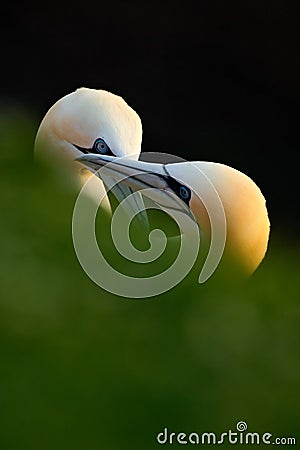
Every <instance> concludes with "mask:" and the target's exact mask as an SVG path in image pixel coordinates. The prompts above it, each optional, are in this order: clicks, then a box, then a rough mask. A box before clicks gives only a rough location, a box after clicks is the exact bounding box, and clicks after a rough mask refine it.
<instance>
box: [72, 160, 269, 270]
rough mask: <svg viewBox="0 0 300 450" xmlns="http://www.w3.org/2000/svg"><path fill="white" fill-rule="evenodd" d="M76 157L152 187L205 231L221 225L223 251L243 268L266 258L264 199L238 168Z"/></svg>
mask: <svg viewBox="0 0 300 450" xmlns="http://www.w3.org/2000/svg"><path fill="white" fill-rule="evenodd" d="M80 160H81V162H82V163H84V164H85V165H86V166H87V167H88V168H90V169H91V170H94V171H96V170H99V169H101V168H103V167H104V168H106V167H107V169H106V170H108V171H109V173H110V174H112V175H113V176H114V177H117V175H118V174H120V175H121V177H124V176H126V177H127V178H126V180H125V181H123V182H125V183H126V184H129V185H130V186H132V188H133V189H135V190H141V189H148V188H154V189H153V190H154V194H150V195H151V198H152V199H153V200H154V201H155V202H156V203H157V204H161V205H166V204H167V203H168V205H169V208H170V209H174V210H175V209H177V210H178V209H179V208H180V209H181V210H182V212H183V213H184V214H186V215H190V216H192V217H193V218H194V220H196V221H197V223H198V225H199V227H200V229H201V230H202V232H203V234H204V235H206V236H210V235H211V232H212V227H214V229H215V230H217V232H218V230H219V231H220V233H222V232H223V231H225V233H224V244H225V241H226V245H225V252H226V254H227V255H229V256H230V257H231V258H232V259H234V260H235V261H236V262H237V263H238V265H239V266H240V267H241V269H242V270H243V271H245V273H247V274H251V273H252V272H254V270H255V269H256V268H257V267H258V265H259V264H260V262H261V261H262V259H263V258H264V255H265V253H266V250H267V246H268V239H269V231H270V223H269V219H268V212H267V208H266V202H265V199H264V197H263V195H262V193H261V191H260V189H259V188H258V187H257V185H256V184H255V183H254V182H253V181H252V180H251V179H250V178H249V177H248V176H247V175H245V174H243V173H242V172H239V171H238V170H235V169H233V168H232V167H229V166H226V165H223V164H218V163H213V162H205V161H197V162H192V163H190V162H180V163H174V164H153V163H146V162H142V161H130V160H129V159H127V158H125V159H124V158H112V157H110V156H101V155H83V156H81V157H80ZM99 176H101V171H100V172H99ZM150 192H151V191H150ZM146 195H149V194H146ZM169 198H170V199H171V200H169ZM224 217H225V219H224ZM213 222H214V223H213Z"/></svg>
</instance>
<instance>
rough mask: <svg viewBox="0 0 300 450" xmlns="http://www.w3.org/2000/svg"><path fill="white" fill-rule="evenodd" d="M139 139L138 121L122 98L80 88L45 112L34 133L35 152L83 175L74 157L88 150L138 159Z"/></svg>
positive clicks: (88, 151) (139, 123)
mask: <svg viewBox="0 0 300 450" xmlns="http://www.w3.org/2000/svg"><path fill="white" fill-rule="evenodd" d="M141 142H142V125H141V120H140V118H139V116H138V114H137V113H136V112H135V111H134V110H133V109H132V108H130V106H128V105H127V103H126V102H125V101H124V100H123V99H122V98H121V97H119V96H117V95H114V94H112V93H110V92H107V91H103V90H97V89H87V88H80V89H77V90H76V91H75V92H72V93H71V94H69V95H66V96H65V97H63V98H62V99H60V100H58V101H57V102H56V103H55V104H54V105H53V106H52V107H51V108H50V110H49V111H48V112H47V114H46V115H45V117H44V119H43V120H42V122H41V125H40V127H39V130H38V132H37V136H36V141H35V154H36V156H37V157H38V158H42V159H44V160H45V159H46V160H48V162H50V163H53V164H54V165H57V164H61V163H65V166H64V169H67V168H68V167H69V168H70V171H71V172H72V171H73V172H74V171H75V172H76V171H77V173H79V174H82V173H83V172H82V167H83V166H82V165H81V164H79V163H78V162H75V161H74V159H75V158H76V157H78V156H80V155H82V154H85V153H90V152H91V153H99V154H107V155H111V156H127V157H130V158H133V159H137V158H138V156H139V154H140V151H141ZM89 176H90V174H89Z"/></svg>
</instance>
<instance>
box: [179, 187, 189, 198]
mask: <svg viewBox="0 0 300 450" xmlns="http://www.w3.org/2000/svg"><path fill="white" fill-rule="evenodd" d="M179 195H180V198H182V200H189V199H190V198H191V191H190V190H189V188H187V187H186V186H180V188H179Z"/></svg>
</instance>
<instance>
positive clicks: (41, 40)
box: [0, 0, 300, 231]
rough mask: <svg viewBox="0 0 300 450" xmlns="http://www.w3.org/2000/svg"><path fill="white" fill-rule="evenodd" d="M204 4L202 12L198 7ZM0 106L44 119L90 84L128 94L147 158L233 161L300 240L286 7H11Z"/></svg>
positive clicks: (291, 30) (5, 19)
mask: <svg viewBox="0 0 300 450" xmlns="http://www.w3.org/2000/svg"><path fill="white" fill-rule="evenodd" d="M196 5H197V7H196ZM2 8H4V11H2V14H1V42H2V50H1V53H2V56H1V60H2V70H1V88H0V89H1V98H2V101H4V103H5V101H9V102H12V99H13V101H15V102H17V103H19V104H22V105H24V104H25V105H26V106H27V107H30V108H31V109H32V110H34V111H35V112H36V118H37V126H38V122H39V120H40V119H41V118H42V117H43V115H44V114H45V113H46V111H47V109H48V108H49V107H50V106H51V105H52V104H53V103H54V102H55V101H56V100H57V99H59V98H60V97H62V96H63V95H65V94H67V93H69V92H71V91H72V90H74V89H76V88H77V87H80V86H86V87H94V88H102V89H106V90H110V91H112V92H114V93H117V94H119V95H121V96H123V97H124V98H125V99H126V101H127V102H128V103H129V104H130V105H131V106H132V107H133V108H134V109H135V110H136V111H137V112H138V113H139V115H140V116H141V118H142V121H143V126H144V138H143V151H164V152H169V153H173V154H176V155H180V156H182V157H184V158H186V159H194V160H199V159H200V160H210V161H217V162H223V163H226V164H228V165H232V166H233V167H235V168H237V169H240V170H242V171H244V172H245V173H247V174H248V175H250V176H251V177H252V178H253V179H254V180H255V181H256V182H257V184H258V185H259V186H260V187H261V189H262V190H263V192H264V194H265V196H266V198H267V201H268V207H269V210H270V214H271V219H272V223H273V229H276V228H277V227H279V228H280V227H282V226H284V227H285V231H287V230H288V229H289V230H290V229H294V230H296V226H297V222H296V219H295V207H296V204H297V202H298V197H297V190H298V166H297V164H296V162H297V150H298V142H299V139H298V136H299V131H298V119H297V117H296V115H297V113H298V110H299V104H298V102H299V97H298V95H299V87H300V67H299V32H298V30H297V23H299V14H298V13H299V6H296V2H295V4H293V3H290V2H288V1H285V0H274V1H261V0H246V1H243V2H240V1H231V2H229V3H228V2H224V1H221V0H219V1H201V2H189V1H185V2H170V1H165V2H157V1H152V2H151V3H143V2H137V1H127V2H121V1H120V2H107V1H105V2H103V1H98V2H89V1H85V2H76V1H75V2H67V1H57V0H53V1H51V2H47V3H44V2H40V1H33V0H31V1H27V2H26V3H25V2H23V3H17V2H6V4H5V6H2Z"/></svg>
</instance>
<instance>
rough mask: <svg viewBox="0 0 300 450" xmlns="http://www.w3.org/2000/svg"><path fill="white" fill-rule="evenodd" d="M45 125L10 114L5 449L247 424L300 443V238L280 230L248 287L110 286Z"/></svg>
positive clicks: (0, 326)
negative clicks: (85, 250)
mask: <svg viewBox="0 0 300 450" xmlns="http://www.w3.org/2000/svg"><path fill="white" fill-rule="evenodd" d="M36 124H37V122H36V121H34V120H33V119H31V118H30V117H29V116H27V115H26V114H21V113H16V112H10V113H9V114H4V113H2V114H1V115H0V148H1V152H0V160H1V178H0V183H1V200H0V202H1V209H0V211H1V222H0V236H1V260H0V265H1V267H0V269H1V285H0V449H1V450H2V449H3V450H98V449H101V450H102V449H104V450H127V449H128V450H135V449H137V450H148V449H149V450H150V449H154V448H158V447H161V446H159V444H157V442H156V435H157V434H158V433H159V432H161V431H162V430H163V429H164V427H167V428H168V429H169V430H170V432H171V431H175V432H180V431H183V432H186V433H190V432H197V433H199V434H200V433H202V432H209V431H212V432H215V433H222V432H226V431H228V429H232V430H235V425H236V423H237V422H238V421H240V420H244V421H246V422H247V423H248V430H249V431H253V432H254V431H256V432H261V433H264V432H270V433H272V434H273V435H274V436H294V437H296V438H298V441H299V442H300V436H299V434H298V433H299V421H300V408H299V387H300V358H299V344H300V326H299V325H300V304H299V291H298V289H299V261H298V259H297V258H298V254H299V244H297V245H296V244H295V242H293V244H291V242H288V241H287V242H285V241H284V233H282V236H274V235H273V236H272V238H271V243H270V248H269V251H268V254H267V257H266V259H265V261H264V262H263V264H262V265H261V266H260V268H259V269H258V271H257V272H256V274H255V275H254V276H253V277H252V278H251V280H250V281H248V282H247V283H246V284H245V285H243V286H241V285H238V286H234V285H231V283H226V281H224V280H223V282H221V281H218V282H217V281H214V280H213V279H211V280H210V281H209V282H207V283H206V284H204V285H202V286H200V285H198V284H197V283H196V277H194V278H192V280H189V281H185V282H184V283H182V284H181V285H179V286H177V287H176V288H174V289H173V290H171V291H170V292H168V293H166V294H164V295H161V296H159V297H155V298H152V299H148V300H130V299H123V298H120V297H115V296H113V295H111V294H108V293H106V292H105V291H103V290H101V289H100V288H98V287H97V286H96V285H94V284H93V283H92V282H91V281H90V280H89V278H88V277H87V276H86V275H85V273H84V272H83V270H82V269H81V267H80V265H79V263H78V261H77V259H76V256H75V253H74V250H73V246H72V240H71V217H72V209H73V206H74V201H75V198H76V197H75V196H74V195H73V194H72V193H71V192H69V191H68V190H67V189H65V190H64V189H63V186H59V185H58V184H57V183H56V181H55V179H54V177H53V175H52V174H51V173H48V172H46V171H45V170H37V167H35V166H34V165H33V162H32V147H33V139H34V134H35V131H36ZM297 434H298V436H297ZM170 447H171V448H181V447H182V445H181V446H180V445H178V444H177V445H173V446H170ZM200 447H201V445H200ZM221 447H222V448H231V446H230V445H228V444H227V445H223V446H221ZM235 447H239V446H238V445H236V446H235ZM294 448H295V447H294Z"/></svg>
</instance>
